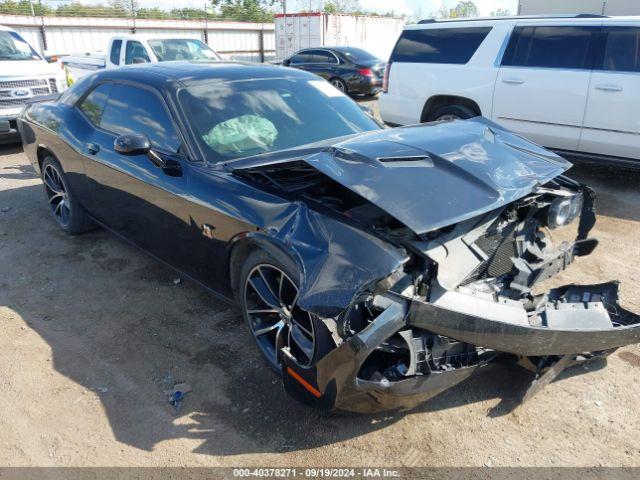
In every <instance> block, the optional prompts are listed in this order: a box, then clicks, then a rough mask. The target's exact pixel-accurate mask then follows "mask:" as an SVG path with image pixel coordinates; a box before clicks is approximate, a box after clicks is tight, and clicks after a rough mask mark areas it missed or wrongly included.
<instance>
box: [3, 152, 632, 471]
mask: <svg viewBox="0 0 640 480" xmlns="http://www.w3.org/2000/svg"><path fill="white" fill-rule="evenodd" d="M572 172H573V175H574V176H575V177H577V178H579V179H580V180H583V181H586V182H588V183H590V184H591V185H592V186H593V187H594V188H595V189H596V191H597V192H598V194H599V204H598V205H599V214H600V217H599V222H598V224H597V226H596V228H595V230H594V232H593V234H594V235H595V236H597V237H598V238H599V239H600V240H601V245H600V247H599V248H598V250H596V252H595V253H594V254H593V255H592V256H591V257H588V258H584V259H580V260H578V261H577V263H576V264H574V265H573V266H572V267H571V269H570V271H569V272H565V273H564V274H563V275H562V278H561V279H560V281H562V282H564V283H567V282H572V281H576V282H583V283H595V282H600V281H607V280H612V279H620V280H621V281H622V282H623V287H622V303H623V304H624V305H625V306H627V307H629V308H634V309H636V310H637V311H640V292H639V290H638V288H637V286H638V284H639V283H640V242H639V240H640V189H639V187H638V185H639V181H640V174H632V173H626V172H616V171H615V170H610V169H596V168H593V167H579V168H578V167H576V168H575V169H574V170H573V171H572ZM168 241H171V239H168ZM178 278H179V275H178V274H176V273H175V272H173V271H171V270H169V269H167V268H165V267H163V266H162V265H159V264H158V263H157V262H155V261H154V260H152V259H150V258H149V257H147V256H146V255H144V254H143V253H141V252H139V251H137V250H135V249H133V248H132V247H130V246H128V245H125V244H123V243H122V242H120V241H119V240H117V239H116V238H114V237H112V236H111V235H109V234H107V233H106V232H104V231H100V230H98V231H95V232H91V233H89V234H86V235H83V236H79V237H68V236H65V235H64V234H62V233H61V232H59V231H58V229H57V228H56V227H55V225H54V222H53V221H52V220H51V219H50V218H49V212H48V211H47V209H46V205H45V200H44V194H43V189H42V186H41V182H40V180H39V179H38V178H36V177H35V175H34V172H33V170H32V168H31V166H30V165H29V164H28V162H27V160H26V158H25V156H24V155H23V154H22V153H21V150H20V149H19V148H12V147H4V148H1V149H0V387H1V388H2V390H1V391H2V396H3V398H4V401H3V406H2V408H0V425H2V438H1V439H0V465H4V466H34V465H35V466H53V465H56V466H132V465H136V466H160V465H161V466H183V465H186V466H255V465H262V466H307V465H308V466H352V467H357V466H371V465H377V466H396V467H397V466H403V465H404V466H425V465H429V466H598V465H606V466H640V437H638V431H640V413H639V410H638V393H637V392H638V391H639V390H640V380H639V376H638V373H640V348H639V347H638V346H633V347H629V348H625V349H622V350H619V351H618V352H616V353H615V354H614V355H612V356H611V357H610V358H609V360H608V364H607V365H605V364H598V365H594V366H592V367H589V368H588V369H586V368H584V367H580V368H577V369H573V370H571V371H568V372H565V374H563V375H562V377H561V378H560V379H559V380H558V381H556V382H554V383H552V384H551V385H549V386H548V387H547V388H546V389H545V390H543V391H542V392H541V393H540V394H539V395H538V396H536V397H535V398H533V399H532V400H531V401H530V402H529V403H527V404H525V405H523V406H519V404H518V398H520V397H521V395H522V394H523V392H524V390H525V389H526V388H527V386H528V382H530V380H531V376H530V374H529V373H527V372H525V371H523V370H520V369H517V368H513V367H506V366H502V365H496V366H493V367H490V368H488V369H487V370H486V371H484V372H483V373H482V374H480V375H478V376H476V377H474V378H472V379H470V380H468V381H467V382H465V383H463V384H461V385H459V386H458V387H456V388H454V389H452V390H450V391H448V392H445V393H443V394H441V395H440V396H438V397H436V398H434V399H433V400H431V401H430V402H428V403H426V404H425V405H423V406H421V407H419V408H418V409H416V410H415V411H412V412H410V413H407V414H394V415H377V416H373V417H371V416H358V415H348V414H323V413H319V412H316V411H313V410H309V409H307V408H305V407H303V406H301V405H299V404H298V403H296V402H295V401H294V400H292V399H290V398H289V397H288V396H287V395H286V394H285V393H284V391H283V390H282V388H281V386H280V384H279V381H278V379H277V378H276V377H275V376H274V375H273V374H272V373H271V372H270V371H269V370H268V369H267V368H266V366H265V365H264V364H263V363H262V361H261V359H260V358H259V356H258V354H257V351H256V350H257V349H256V348H254V345H253V343H252V340H251V338H250V336H249V334H248V333H247V332H246V331H245V328H244V325H243V323H242V322H241V319H240V316H239V313H238V311H237V310H236V309H234V308H230V307H229V306H227V305H225V304H222V303H219V302H218V301H216V300H215V299H213V298H212V297H211V296H210V295H209V294H207V293H206V292H204V291H202V290H201V289H200V288H198V287H197V286H195V285H192V284H191V283H190V282H188V281H186V280H182V281H180V282H178V281H177V279H178ZM176 382H188V383H189V384H190V385H191V386H192V387H193V392H191V393H189V394H188V395H187V396H186V399H185V401H184V404H183V408H182V409H181V411H179V412H176V411H175V410H174V408H173V407H172V406H170V405H169V404H168V403H167V397H166V395H165V393H163V392H164V390H166V389H167V388H170V387H171V386H173V384H174V383H176Z"/></svg>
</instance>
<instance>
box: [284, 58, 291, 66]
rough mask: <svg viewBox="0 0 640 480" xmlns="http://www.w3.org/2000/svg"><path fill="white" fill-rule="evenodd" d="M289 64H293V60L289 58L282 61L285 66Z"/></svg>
mask: <svg viewBox="0 0 640 480" xmlns="http://www.w3.org/2000/svg"><path fill="white" fill-rule="evenodd" d="M289 65H291V60H289V59H288V58H287V59H286V60H283V61H282V66H283V67H288V66H289Z"/></svg>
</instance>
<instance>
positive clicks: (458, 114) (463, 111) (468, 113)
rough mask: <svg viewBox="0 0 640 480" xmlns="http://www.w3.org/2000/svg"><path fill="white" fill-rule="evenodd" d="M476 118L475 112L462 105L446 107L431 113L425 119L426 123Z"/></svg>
mask: <svg viewBox="0 0 640 480" xmlns="http://www.w3.org/2000/svg"><path fill="white" fill-rule="evenodd" d="M477 116H478V114H477V113H476V112H474V111H473V110H471V109H470V108H467V107H464V106H462V105H446V106H444V107H440V108H438V109H436V110H435V111H433V112H431V114H429V116H428V117H427V122H451V121H453V120H466V119H467V118H473V117H477Z"/></svg>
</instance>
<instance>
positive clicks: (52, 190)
mask: <svg viewBox="0 0 640 480" xmlns="http://www.w3.org/2000/svg"><path fill="white" fill-rule="evenodd" d="M42 181H43V183H44V191H45V194H46V196H47V201H48V205H49V209H50V211H51V214H52V215H53V219H54V220H55V222H56V224H57V225H58V227H60V229H61V230H62V231H63V232H65V233H67V234H69V235H78V234H80V233H84V232H86V231H87V230H91V229H92V228H93V226H94V225H93V223H92V222H91V219H90V218H89V216H88V215H87V212H86V211H85V209H84V208H83V207H82V205H80V203H79V202H78V200H77V199H76V197H75V195H74V194H73V192H72V191H71V188H69V182H68V180H67V177H66V176H65V174H64V171H63V170H62V167H61V166H60V163H58V161H57V160H56V159H55V158H53V157H52V156H47V157H45V159H44V161H43V162H42Z"/></svg>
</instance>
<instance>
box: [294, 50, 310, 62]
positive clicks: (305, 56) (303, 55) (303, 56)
mask: <svg viewBox="0 0 640 480" xmlns="http://www.w3.org/2000/svg"><path fill="white" fill-rule="evenodd" d="M312 61H313V57H312V55H311V53H310V52H300V53H296V54H295V55H294V56H293V57H291V60H290V63H293V64H298V63H311V62H312Z"/></svg>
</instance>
